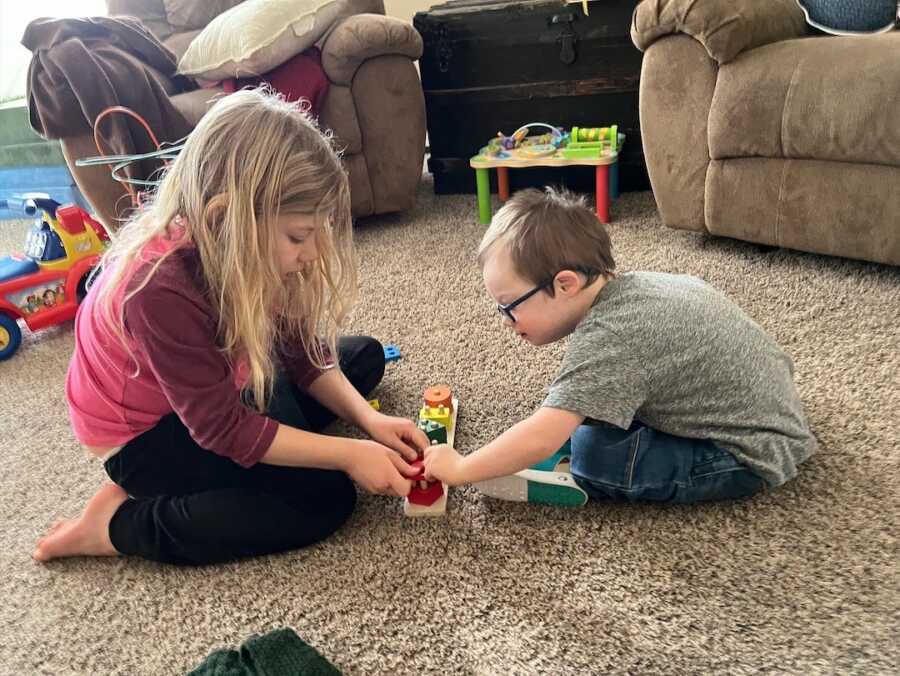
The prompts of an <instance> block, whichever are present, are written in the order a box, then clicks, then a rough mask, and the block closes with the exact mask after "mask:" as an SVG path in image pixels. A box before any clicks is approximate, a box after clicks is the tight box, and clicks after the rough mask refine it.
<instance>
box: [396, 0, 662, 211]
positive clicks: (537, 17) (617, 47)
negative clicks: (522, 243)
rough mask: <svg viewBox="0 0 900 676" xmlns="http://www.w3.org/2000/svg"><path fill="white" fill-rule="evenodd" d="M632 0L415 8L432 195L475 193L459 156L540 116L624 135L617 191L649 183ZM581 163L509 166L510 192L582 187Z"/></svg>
mask: <svg viewBox="0 0 900 676" xmlns="http://www.w3.org/2000/svg"><path fill="white" fill-rule="evenodd" d="M637 2H638V0H597V1H594V2H589V3H588V11H589V14H588V15H585V13H584V10H583V6H582V4H581V3H580V2H579V3H577V4H574V3H567V2H565V0H534V1H532V2H521V1H508V2H498V1H497V0H492V1H488V0H455V1H451V2H445V3H443V4H440V5H435V6H433V7H432V8H431V9H430V10H428V11H425V12H418V13H417V14H416V15H415V17H414V19H413V23H414V25H415V27H416V29H417V30H418V31H419V32H420V33H421V35H422V38H423V40H424V43H425V51H424V53H423V55H422V59H421V61H420V69H421V75H422V87H423V89H424V92H425V106H426V111H427V116H428V137H429V145H430V148H431V153H430V157H429V160H428V168H429V171H430V172H431V173H432V174H433V175H434V184H435V192H437V193H442V194H446V193H462V192H475V175H474V171H472V169H470V168H469V158H470V157H471V156H472V155H474V154H476V153H477V152H478V149H479V148H480V147H482V146H484V145H486V144H487V142H488V140H489V139H490V138H491V137H492V136H495V135H496V134H497V132H498V131H499V132H503V133H504V134H511V133H512V132H513V131H515V130H516V129H517V128H519V127H520V126H522V125H523V124H527V123H529V122H544V123H548V124H553V125H555V126H560V127H565V128H567V129H568V128H571V127H573V126H580V127H600V126H608V125H611V124H617V125H618V126H619V131H620V132H623V133H625V134H626V137H627V138H626V142H625V147H624V149H623V150H622V153H621V156H620V165H619V186H620V189H622V190H646V189H648V188H649V180H648V178H647V171H646V166H645V164H644V155H643V150H642V147H641V135H640V127H639V122H638V84H639V81H640V73H641V57H642V55H641V52H640V51H638V49H637V48H636V47H635V46H634V45H633V44H632V42H631V37H630V35H629V29H630V26H631V15H632V12H633V11H634V8H635V6H636V5H637ZM593 180H594V175H593V171H592V170H591V169H590V168H589V167H570V168H565V169H551V168H541V169H537V168H535V169H528V170H525V171H516V172H511V173H510V182H511V187H512V188H513V189H516V188H521V187H524V186H529V185H530V186H536V185H544V184H548V183H562V184H564V185H568V186H569V187H572V188H573V189H576V190H588V191H589V190H591V189H592V184H593Z"/></svg>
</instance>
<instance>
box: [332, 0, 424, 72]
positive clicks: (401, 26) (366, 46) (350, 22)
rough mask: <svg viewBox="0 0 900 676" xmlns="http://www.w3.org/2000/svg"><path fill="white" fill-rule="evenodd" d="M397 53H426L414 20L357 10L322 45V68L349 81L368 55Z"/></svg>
mask: <svg viewBox="0 0 900 676" xmlns="http://www.w3.org/2000/svg"><path fill="white" fill-rule="evenodd" d="M388 54H397V55H400V56H408V57H409V58H410V59H412V60H416V59H418V58H419V57H420V56H422V37H421V36H420V35H419V32H418V31H417V30H416V29H415V28H413V26H412V24H410V23H407V22H405V21H401V20H399V19H395V18H393V17H388V16H382V15H379V14H354V15H353V16H350V17H347V18H346V19H344V20H342V21H341V22H340V23H339V24H338V25H337V26H335V27H334V28H333V29H332V31H331V32H330V33H329V34H328V36H327V37H326V38H325V41H324V43H323V45H322V68H323V69H324V70H325V75H327V76H328V79H329V80H330V81H331V82H332V83H334V84H339V85H349V84H350V82H351V81H352V80H353V76H354V75H355V74H356V70H357V69H358V68H359V67H360V65H362V63H363V62H364V61H366V60H367V59H371V58H372V57H375V56H384V55H388Z"/></svg>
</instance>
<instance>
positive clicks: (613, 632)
mask: <svg viewBox="0 0 900 676" xmlns="http://www.w3.org/2000/svg"><path fill="white" fill-rule="evenodd" d="M613 217H614V224H613V225H612V227H611V232H612V237H613V241H614V243H615V246H616V252H617V257H618V261H619V264H620V268H621V269H625V270H627V269H639V268H641V269H656V270H664V271H673V272H686V273H691V274H695V275H698V276H700V277H703V278H705V279H706V280H708V281H709V282H711V283H712V284H714V285H716V286H717V287H719V288H721V289H723V290H724V291H725V292H727V293H729V294H730V295H731V296H732V297H733V298H734V299H735V300H736V301H737V302H738V303H739V304H740V305H741V306H742V307H743V308H745V309H746V311H747V312H749V313H750V314H751V315H752V316H753V317H754V318H755V319H756V320H757V321H758V322H760V323H761V324H762V325H763V326H764V327H765V328H766V329H767V330H768V331H770V332H771V333H772V334H773V335H774V336H775V337H776V338H777V339H778V340H779V341H780V342H781V343H782V344H783V345H784V346H785V347H786V349H787V350H788V352H789V353H790V354H791V355H792V356H793V358H794V359H795V361H796V366H797V377H798V381H799V387H800V391H801V393H802V396H803V399H804V400H805V402H806V404H807V407H808V410H809V415H810V418H811V421H812V425H813V428H814V430H815V432H816V434H817V435H818V436H819V438H820V439H821V441H822V446H823V450H822V453H821V454H820V455H818V456H816V457H815V458H814V459H813V460H811V461H810V462H809V463H807V464H806V465H804V466H803V467H802V472H801V475H800V477H799V478H798V479H797V480H795V481H793V482H791V483H790V484H788V485H787V486H785V487H783V488H782V489H781V490H778V491H776V492H774V493H772V494H769V495H765V496H762V497H759V498H757V499H754V500H751V501H749V502H746V503H742V504H727V505H713V506H701V507H674V508H672V507H669V508H666V507H656V506H647V505H609V504H591V505H589V506H588V507H586V508H583V509H578V510H569V511H567V510H564V509H553V508H548V507H546V508H545V507H537V506H529V505H527V504H525V505H523V504H510V503H501V502H495V501H491V500H490V499H487V498H482V497H480V496H479V495H478V494H477V493H476V492H475V491H474V490H472V489H462V490H456V491H453V492H452V493H451V496H450V505H449V511H448V514H447V515H446V517H444V518H441V519H436V520H410V519H408V518H406V517H404V516H403V515H402V513H401V505H400V501H399V500H395V499H390V498H384V497H371V496H365V497H363V498H362V500H361V504H360V507H359V509H358V512H357V513H356V515H355V516H354V517H353V518H352V519H351V521H350V523H349V524H348V525H347V527H346V528H344V530H343V531H341V532H340V533H339V534H338V535H337V536H335V537H333V538H332V539H331V540H329V541H328V542H326V543H324V544H322V545H320V546H317V547H313V548H312V549H309V550H306V551H300V552H295V553H291V554H286V555H282V556H272V557H265V558H260V559H256V560H251V561H245V562H241V563H235V564H230V565H221V566H216V567H209V568H202V569H179V568H174V567H168V566H162V565H157V564H154V563H148V562H145V561H140V560H134V559H107V560H85V559H80V560H67V561H61V562H56V563H52V564H50V565H38V564H35V563H33V562H32V561H31V560H30V559H29V553H30V552H31V548H32V545H33V543H34V540H35V538H36V537H37V536H38V535H39V534H40V533H41V531H42V530H43V529H44V527H45V526H46V525H47V524H48V523H50V522H51V521H52V520H53V519H55V518H57V517H59V516H61V515H71V514H74V513H76V512H77V511H78V510H79V508H80V507H81V505H82V504H83V502H84V501H85V500H86V499H87V498H88V496H90V495H91V494H92V493H93V491H94V490H95V489H96V488H97V486H98V485H99V484H100V482H101V481H102V480H103V478H104V475H103V473H102V469H101V467H100V466H99V465H98V464H95V463H93V462H91V461H88V460H87V459H86V458H85V457H84V456H83V455H82V454H81V453H80V452H79V450H78V448H77V447H76V445H75V444H74V443H73V441H72V438H71V436H70V433H69V428H68V423H67V419H66V412H65V403H64V399H63V389H62V383H63V374H64V370H65V366H66V362H67V359H68V356H69V353H70V351H71V349H72V331H71V327H70V326H64V327H61V328H54V329H50V330H47V331H45V332H43V333H40V334H38V335H35V336H32V335H27V336H26V338H25V340H24V345H23V347H22V349H21V351H20V352H19V354H18V355H17V356H16V357H15V358H13V359H12V360H11V361H8V362H4V363H0V401H2V402H3V403H2V411H3V414H2V423H0V438H2V447H0V450H2V453H0V463H2V468H3V469H2V478H0V518H2V528H0V538H2V540H0V672H2V673H3V674H129V675H136V674H175V673H180V672H183V671H185V670H187V669H189V668H191V667H192V666H195V665H196V664H198V663H199V662H200V661H201V660H202V659H203V658H204V656H206V655H207V654H208V653H209V652H210V651H212V650H214V649H216V648H220V647H223V646H233V645H236V644H238V643H240V642H241V641H242V640H244V639H246V638H247V637H248V636H250V635H251V634H254V633H256V634H261V633H265V632H267V631H269V630H272V629H274V628H277V627H285V626H287V627H292V628H293V629H295V630H296V631H297V633H298V634H299V635H300V636H302V637H303V638H304V639H306V640H307V641H308V642H310V643H311V644H312V645H314V646H315V647H316V648H318V649H319V650H320V651H321V652H322V653H323V654H324V655H325V656H326V657H327V658H329V659H330V660H331V661H332V662H334V663H335V664H336V665H337V666H338V667H340V668H341V669H342V670H344V671H345V672H346V673H348V674H388V673H390V674H393V673H399V674H421V673H465V674H598V673H619V674H625V673H628V674H688V673H704V674H705V673H728V674H749V673H759V672H764V673H780V674H781V673H787V674H820V673H828V674H830V673H856V674H874V673H881V674H884V673H888V672H890V671H892V670H893V669H895V668H896V666H897V664H898V663H900V647H898V640H897V638H898V629H897V627H898V624H900V610H898V608H900V603H898V600H900V591H898V590H900V575H898V558H897V556H898V549H897V529H898V513H900V499H898V486H900V467H898V461H900V431H898V422H900V383H898V379H900V376H898V371H900V368H898V353H900V328H898V321H900V269H896V268H888V267H881V266H876V265H870V264H865V263H859V262H851V261H846V260H840V259H833V258H825V257H819V256H813V255H808V254H802V253H797V252H790V251H781V250H769V251H767V250H764V249H762V248H761V247H757V246H753V245H750V244H745V243H739V242H732V241H727V240H723V239H713V238H707V237H702V236H698V235H695V234H691V233H685V232H680V231H673V230H669V229H666V228H663V227H661V225H660V222H659V218H658V216H657V214H656V210H655V206H654V203H653V200H652V196H651V195H650V194H649V193H642V194H630V195H625V196H624V197H623V198H622V199H621V200H620V201H618V202H617V203H616V204H615V206H614V209H613ZM483 229H484V228H483V226H480V225H478V223H477V222H476V218H475V205H474V198H472V197H466V196H452V197H435V196H434V195H433V194H432V193H431V184H430V183H429V182H428V181H427V180H425V181H424V182H423V185H422V189H421V194H420V199H419V203H418V206H417V207H416V208H415V209H414V210H413V211H411V212H409V213H406V214H402V215H398V216H394V217H390V218H381V219H376V220H374V221H370V222H365V223H362V224H361V225H360V226H359V228H358V245H359V252H360V257H361V264H362V271H361V272H362V274H361V283H362V290H363V300H362V302H361V304H360V306H359V308H358V310H357V312H356V315H355V318H354V322H353V328H354V329H356V330H358V331H366V332H368V333H370V334H372V335H374V336H376V337H378V338H379V339H381V340H382V341H383V342H395V343H397V344H398V345H399V346H400V347H401V349H402V351H403V355H404V356H403V359H402V360H401V361H400V362H397V363H394V364H392V365H390V366H389V368H388V372H387V376H386V379H385V381H384V383H383V384H382V385H381V387H380V389H379V391H378V392H377V396H379V397H380V399H381V401H382V404H383V406H384V408H385V409H386V410H387V411H391V412H394V413H397V414H400V415H407V416H409V417H413V416H414V415H415V413H416V410H417V404H418V401H419V396H420V393H421V391H422V389H423V388H424V387H426V386H427V385H429V384H434V383H438V382H448V383H450V384H451V385H452V386H453V387H454V388H455V392H456V394H457V395H458V396H459V398H460V400H461V402H462V407H461V418H460V426H459V432H458V436H457V440H458V445H459V447H460V449H461V450H463V451H471V450H473V449H474V448H476V447H477V446H478V445H479V444H481V443H483V442H486V441H487V440H489V439H490V438H492V437H493V436H494V435H496V434H498V433H499V432H501V431H503V430H504V429H505V428H506V427H507V426H508V425H510V424H511V423H513V422H515V421H517V420H519V419H520V418H521V417H523V416H525V415H527V414H528V413H529V412H530V411H531V410H532V409H533V408H534V407H535V405H536V404H538V403H539V402H540V401H541V398H542V393H543V388H544V387H545V386H546V384H547V382H548V381H549V379H550V378H551V376H552V374H553V373H554V369H555V368H556V366H557V364H558V362H559V358H560V355H561V348H560V346H553V347H550V348H544V349H535V348H532V347H529V346H527V345H523V344H519V343H518V342H516V340H514V339H513V338H512V337H511V336H510V335H508V334H505V333H503V332H502V331H500V330H499V328H500V327H499V323H498V321H497V317H496V316H495V314H496V313H495V312H494V310H493V308H492V306H491V304H490V303H489V302H488V300H487V298H486V295H485V293H484V291H483V289H482V286H481V282H480V277H479V274H478V272H477V269H476V267H475V265H474V261H473V254H474V252H475V249H476V246H477V244H478V241H479V238H480V236H481V234H482V232H483ZM20 239H21V228H19V227H12V226H11V225H10V224H3V227H2V230H0V245H2V246H0V251H3V250H8V249H9V248H10V247H11V246H12V245H13V244H14V243H18V242H19V241H20ZM891 665H894V666H893V667H891Z"/></svg>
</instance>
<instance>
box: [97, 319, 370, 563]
mask: <svg viewBox="0 0 900 676" xmlns="http://www.w3.org/2000/svg"><path fill="white" fill-rule="evenodd" d="M338 348H339V349H338V351H339V362H340V366H341V370H342V371H343V372H344V374H345V375H346V376H347V379H348V380H349V381H350V382H351V383H352V384H353V386H354V387H355V388H356V389H357V390H359V392H361V393H362V394H363V395H364V396H365V395H368V394H369V392H371V391H372V390H373V389H374V387H375V386H376V385H377V384H378V383H379V382H380V381H381V378H382V376H383V375H384V351H383V348H382V346H381V344H380V343H379V342H378V341H377V340H375V339H373V338H367V337H361V336H353V337H346V338H341V339H340V342H339V344H338ZM268 415H269V416H270V417H272V418H274V419H275V420H278V421H279V422H281V423H284V424H286V425H290V426H292V427H297V428H299V429H304V430H309V431H313V432H315V431H319V430H321V429H322V428H323V427H325V426H326V425H327V424H328V423H330V422H332V421H333V420H334V419H335V415H334V414H333V413H332V412H331V411H329V410H328V409H326V408H325V407H323V406H322V405H321V404H319V403H318V402H317V401H315V400H314V399H312V398H311V397H309V396H308V395H306V394H304V393H303V392H301V391H300V390H299V389H298V388H297V387H296V386H294V385H293V384H292V383H290V382H289V381H288V380H287V379H286V378H284V377H283V376H280V377H279V378H278V379H277V381H276V384H275V391H274V393H273V398H272V401H271V403H270V405H269V408H268ZM104 467H105V468H106V472H107V474H109V476H110V478H111V479H112V480H113V481H115V482H116V483H117V484H118V485H119V486H121V487H122V488H124V489H125V491H126V492H127V493H128V496H129V497H128V499H127V500H126V501H125V502H123V503H122V505H121V506H120V507H119V509H118V510H117V511H116V513H115V514H114V515H113V518H112V520H111V521H110V523H109V536H110V539H111V540H112V544H113V546H114V547H115V548H116V550H117V551H119V552H120V553H122V554H130V555H135V556H141V557H144V558H146V559H151V560H154V561H163V562H165V563H176V564H187V565H199V564H207V563H216V562H219V561H228V560H232V559H237V558H241V557H246V556H258V555H260V554H271V553H274V552H282V551H286V550H289V549H297V548H299V547H305V546H307V545H311V544H313V543H315V542H319V541H320V540H323V539H325V538H326V537H328V536H329V535H331V534H332V533H333V532H334V531H336V530H337V529H338V528H340V526H341V525H342V524H343V523H344V522H345V521H346V520H347V518H348V517H349V516H350V514H351V512H353V508H354V506H355V505H356V489H355V488H354V486H353V482H352V481H351V480H350V478H349V477H348V476H347V475H346V474H344V473H343V472H338V471H334V470H323V469H307V468H295V467H279V466H275V465H267V464H263V463H257V464H256V465H253V466H252V467H250V468H244V467H241V466H240V465H238V464H237V463H235V462H234V461H232V460H229V459H228V458H225V457H223V456H220V455H216V454H215V453H213V452H211V451H208V450H206V449H204V448H201V447H200V446H198V445H197V444H196V443H195V442H194V440H193V439H192V438H191V435H190V433H189V432H188V430H187V428H186V427H185V426H184V424H183V423H182V422H181V420H180V419H179V418H178V416H177V415H175V414H174V413H173V414H170V415H168V416H166V417H164V418H162V419H161V420H160V421H159V423H157V425H156V427H154V428H153V429H150V430H148V431H147V432H144V433H143V434H141V435H140V436H138V437H136V438H135V439H132V440H131V441H129V442H128V443H127V444H125V446H124V447H123V448H122V450H120V451H119V452H118V453H116V455H114V456H113V457H111V458H110V459H109V460H107V461H106V463H105V464H104Z"/></svg>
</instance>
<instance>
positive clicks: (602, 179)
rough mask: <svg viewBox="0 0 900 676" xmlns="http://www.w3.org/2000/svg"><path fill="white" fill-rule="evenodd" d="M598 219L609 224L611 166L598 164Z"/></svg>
mask: <svg viewBox="0 0 900 676" xmlns="http://www.w3.org/2000/svg"><path fill="white" fill-rule="evenodd" d="M595 183H596V184H597V185H596V199H597V218H599V219H600V221H601V222H602V223H609V165H607V164H598V165H597V172H596V181H595Z"/></svg>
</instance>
